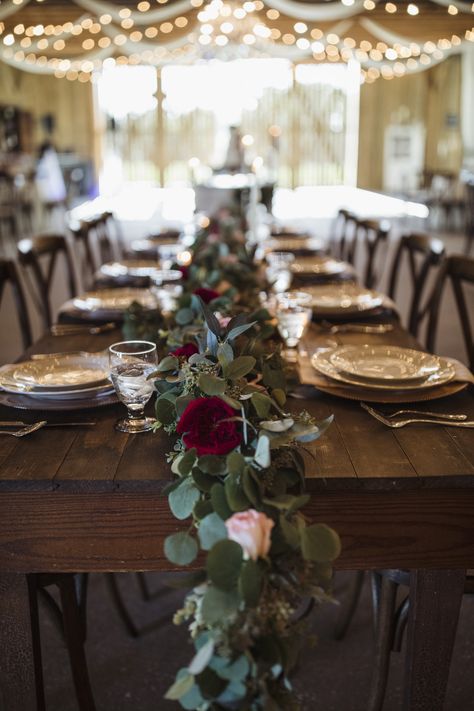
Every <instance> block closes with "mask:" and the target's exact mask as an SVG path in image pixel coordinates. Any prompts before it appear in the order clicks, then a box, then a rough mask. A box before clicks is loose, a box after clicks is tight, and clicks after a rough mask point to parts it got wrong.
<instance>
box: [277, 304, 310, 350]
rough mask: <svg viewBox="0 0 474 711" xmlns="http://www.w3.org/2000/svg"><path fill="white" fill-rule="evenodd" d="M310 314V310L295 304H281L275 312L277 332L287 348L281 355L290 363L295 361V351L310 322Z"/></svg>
mask: <svg viewBox="0 0 474 711" xmlns="http://www.w3.org/2000/svg"><path fill="white" fill-rule="evenodd" d="M312 313H313V312H312V309H310V308H307V307H304V306H300V305H299V304H295V303H293V304H291V303H286V304H281V305H280V306H279V308H278V310H277V314H276V317H277V324H278V332H279V334H280V336H281V337H282V338H283V341H284V342H285V345H286V347H287V350H286V351H284V353H283V355H284V357H285V358H286V359H287V360H289V361H290V362H294V361H295V360H296V350H295V349H296V348H297V346H298V343H299V342H300V340H301V338H302V336H303V333H304V332H305V330H306V327H307V325H308V324H309V322H310V321H311V316H312Z"/></svg>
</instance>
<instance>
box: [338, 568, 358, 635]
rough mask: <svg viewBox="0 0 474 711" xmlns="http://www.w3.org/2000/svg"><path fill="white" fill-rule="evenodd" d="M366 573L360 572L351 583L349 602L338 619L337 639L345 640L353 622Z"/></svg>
mask: <svg viewBox="0 0 474 711" xmlns="http://www.w3.org/2000/svg"><path fill="white" fill-rule="evenodd" d="M364 578H365V572H364V571H363V570H358V571H357V572H356V573H355V575H354V578H353V580H352V582H351V587H350V589H349V592H348V595H347V598H348V599H347V602H346V604H345V605H344V607H343V608H342V609H341V613H340V615H339V617H338V620H337V624H336V630H335V632H334V638H335V639H339V640H341V639H344V637H345V636H346V632H347V630H348V629H349V625H350V624H351V622H352V618H353V617H354V613H355V611H356V609H357V605H358V602H359V598H360V593H361V590H362V586H363V584H364Z"/></svg>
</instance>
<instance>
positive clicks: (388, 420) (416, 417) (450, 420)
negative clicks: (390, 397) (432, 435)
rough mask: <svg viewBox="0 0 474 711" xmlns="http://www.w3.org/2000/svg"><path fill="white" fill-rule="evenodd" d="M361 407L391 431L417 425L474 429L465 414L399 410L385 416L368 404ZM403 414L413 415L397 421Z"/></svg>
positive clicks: (362, 404)
mask: <svg viewBox="0 0 474 711" xmlns="http://www.w3.org/2000/svg"><path fill="white" fill-rule="evenodd" d="M360 406H361V407H362V408H363V409H364V410H365V411H366V412H368V413H369V415H371V416H372V417H374V418H375V419H376V420H378V421H379V422H382V424H384V425H386V426H387V427H390V428H391V429H400V428H401V427H406V426H407V425H412V424H417V423H418V424H430V425H443V426H444V427H467V428H471V429H472V428H474V420H468V419H467V415H464V414H451V413H441V412H429V411H423V410H397V412H393V413H391V414H385V413H382V412H380V411H378V410H376V409H375V408H373V407H371V406H370V405H368V404H367V403H366V402H361V403H360ZM403 414H408V415H412V417H408V418H404V419H397V418H399V417H400V415H403Z"/></svg>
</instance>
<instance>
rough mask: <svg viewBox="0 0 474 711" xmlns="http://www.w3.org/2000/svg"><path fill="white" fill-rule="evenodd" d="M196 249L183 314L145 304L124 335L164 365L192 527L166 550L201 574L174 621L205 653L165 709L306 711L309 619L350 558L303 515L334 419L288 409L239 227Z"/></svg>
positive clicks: (181, 487) (182, 505)
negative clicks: (302, 680)
mask: <svg viewBox="0 0 474 711" xmlns="http://www.w3.org/2000/svg"><path fill="white" fill-rule="evenodd" d="M192 251H193V261H192V264H191V266H190V267H189V269H188V270H187V271H186V273H185V274H184V275H183V276H184V284H185V289H184V292H183V295H182V296H181V297H180V299H179V302H178V304H177V308H176V311H175V312H174V313H172V314H168V315H167V316H166V317H165V316H163V315H162V314H156V315H155V316H154V317H153V316H150V315H148V316H145V314H144V313H143V312H141V310H140V309H139V307H133V308H132V309H131V310H130V311H129V313H128V314H127V319H126V325H125V329H126V332H127V334H128V336H133V335H136V334H137V333H141V334H143V333H145V332H146V333H147V335H148V336H149V335H150V330H153V329H154V336H155V339H156V340H157V342H158V343H159V346H160V349H161V352H162V354H163V357H162V358H161V360H160V362H159V365H158V368H157V370H156V372H155V373H154V374H153V375H152V376H151V377H153V378H154V380H155V387H156V391H157V400H156V417H157V425H156V427H157V429H158V428H162V429H164V430H165V431H166V432H167V433H168V434H169V435H170V438H171V440H172V442H173V446H172V449H171V451H170V452H169V454H168V461H169V463H170V466H171V471H172V472H173V474H174V475H175V478H174V480H173V482H172V483H171V484H170V485H169V486H168V488H167V492H166V493H167V496H168V501H169V506H170V509H171V512H172V513H173V515H174V517H175V518H176V519H177V521H182V522H183V528H182V530H180V531H178V532H177V533H174V534H172V535H170V536H168V538H167V539H166V540H165V545H164V550H165V554H166V557H167V558H168V560H169V561H170V562H171V563H173V564H175V565H176V566H180V567H181V568H186V567H189V566H191V572H189V573H187V574H185V575H183V576H182V579H181V583H182V584H183V585H184V586H186V587H188V588H192V591H191V592H190V593H189V594H188V595H187V597H186V599H185V602H184V605H183V607H182V609H180V610H178V612H176V614H175V616H174V622H175V623H176V624H186V625H187V626H188V629H189V632H190V637H191V640H192V644H193V646H194V654H193V656H192V658H191V659H190V662H189V664H188V666H187V667H185V668H183V669H180V670H179V671H178V673H177V675H176V680H175V682H174V684H173V685H172V686H171V688H170V689H169V690H168V692H167V694H166V698H167V699H171V700H176V701H177V702H179V704H180V705H181V707H182V708H184V709H196V710H199V711H218V710H219V709H238V710H239V711H260V710H264V711H278V710H281V711H287V710H290V709H291V710H292V709H298V708H299V705H298V703H297V701H296V699H295V694H294V692H293V691H292V686H291V682H290V678H289V677H290V673H291V670H292V669H293V668H294V666H295V664H296V661H297V659H298V653H299V650H300V648H301V647H302V645H303V644H304V641H305V634H304V629H303V625H304V622H303V618H304V612H303V611H304V610H305V609H306V608H308V604H309V606H311V605H312V604H314V602H321V601H325V600H327V599H328V598H329V586H330V582H331V577H332V562H333V561H334V560H335V558H337V556H338V555H339V553H340V542H339V538H338V535H337V533H336V532H335V531H333V530H332V529H330V528H329V527H328V526H326V525H325V524H323V523H312V522H310V521H308V519H307V517H306V516H305V514H304V511H303V510H302V509H304V506H305V505H306V504H307V503H308V501H309V498H310V497H309V495H308V494H306V493H305V470H304V459H303V456H302V449H303V448H304V447H305V444H306V443H308V442H311V441H314V440H316V439H318V438H319V437H320V436H321V435H322V434H323V433H324V431H325V429H326V428H327V427H328V426H329V425H330V423H331V421H332V417H330V418H327V419H326V420H324V421H323V422H316V421H315V420H314V419H313V418H312V417H311V416H310V414H309V413H307V412H305V411H303V412H300V413H298V414H294V413H289V412H288V411H287V408H286V397H287V384H286V377H285V364H284V362H283V361H282V359H281V357H280V345H279V343H278V340H277V338H276V337H275V332H274V328H273V326H272V323H271V316H270V314H269V313H268V312H267V311H266V310H265V309H262V308H261V307H259V305H258V292H259V291H260V290H261V289H262V287H265V284H264V279H263V277H262V272H261V268H260V266H259V265H258V263H257V262H256V261H255V259H254V255H253V253H252V252H251V251H248V249H247V247H246V244H245V240H244V238H243V235H242V234H241V233H240V232H239V230H238V229H236V228H235V227H233V225H232V223H231V222H230V220H226V221H224V223H221V224H218V225H216V223H215V222H214V223H212V222H211V225H210V227H209V228H208V229H205V230H202V231H201V232H200V233H199V234H198V236H197V238H196V241H195V244H194V247H193V249H192ZM206 302H207V303H206ZM153 318H155V321H153ZM190 656H191V655H190Z"/></svg>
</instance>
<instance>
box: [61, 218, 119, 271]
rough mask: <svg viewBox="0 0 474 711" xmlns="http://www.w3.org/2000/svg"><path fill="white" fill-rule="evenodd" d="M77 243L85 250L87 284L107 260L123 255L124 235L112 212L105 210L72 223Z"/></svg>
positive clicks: (71, 227) (84, 263)
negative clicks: (122, 235)
mask: <svg viewBox="0 0 474 711" xmlns="http://www.w3.org/2000/svg"><path fill="white" fill-rule="evenodd" d="M70 230H71V232H72V234H73V236H74V240H75V242H76V243H78V244H80V245H81V246H82V250H83V256H84V258H83V265H82V266H83V277H84V281H85V283H86V284H88V285H90V284H92V283H93V281H94V275H95V274H96V272H97V271H98V270H99V269H100V267H101V266H102V265H103V264H105V263H106V262H110V261H113V260H119V259H122V257H123V246H122V237H121V234H120V231H119V228H118V224H117V222H116V221H115V218H114V216H113V214H112V213H111V212H103V213H102V214H100V215H95V216H94V217H90V218H87V219H83V220H81V221H80V222H77V223H74V224H71V225H70Z"/></svg>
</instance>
